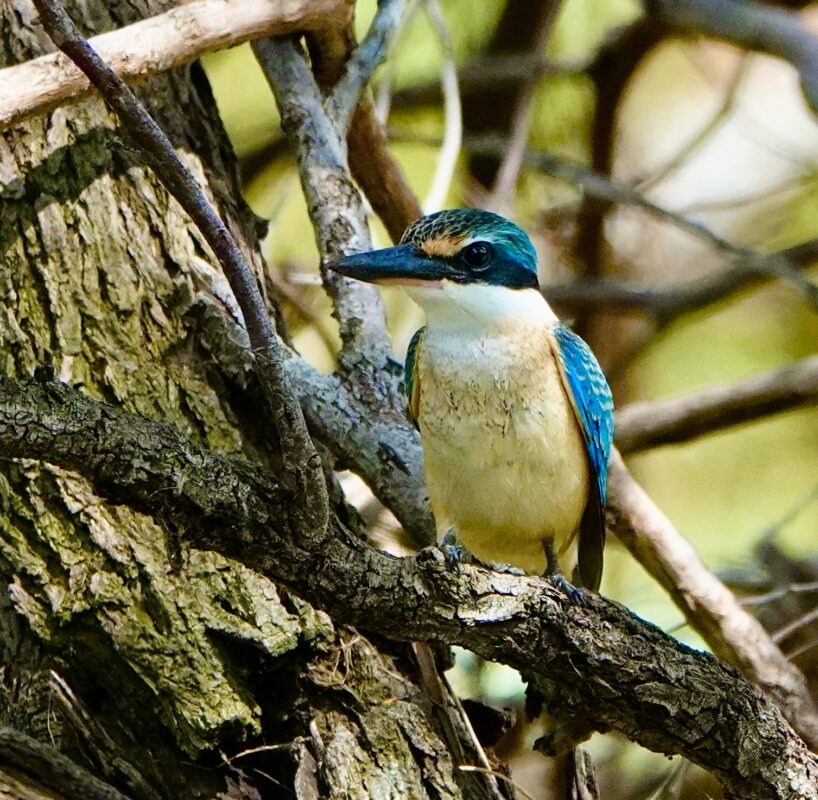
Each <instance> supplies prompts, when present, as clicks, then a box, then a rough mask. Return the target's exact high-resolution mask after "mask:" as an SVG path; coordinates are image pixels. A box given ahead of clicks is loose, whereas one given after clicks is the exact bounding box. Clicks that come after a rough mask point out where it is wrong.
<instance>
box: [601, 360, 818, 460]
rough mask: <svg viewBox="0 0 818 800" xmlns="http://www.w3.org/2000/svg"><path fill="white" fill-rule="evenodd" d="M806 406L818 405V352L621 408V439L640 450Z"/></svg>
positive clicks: (624, 446) (629, 449)
mask: <svg viewBox="0 0 818 800" xmlns="http://www.w3.org/2000/svg"><path fill="white" fill-rule="evenodd" d="M806 405H818V356H812V357H811V358H805V359H803V360H802V361H799V362H798V363H796V364H791V365H789V366H786V367H781V368H779V369H774V370H770V371H769V372H765V373H762V374H761V375H754V376H753V377H751V378H746V379H745V380H742V381H737V382H735V383H727V384H723V385H721V386H709V387H708V388H706V389H702V390H700V391H697V392H692V393H690V394H687V395H684V396H682V397H676V398H673V399H671V400H659V401H653V402H644V403H631V404H630V405H628V406H625V407H624V408H622V409H620V410H619V411H618V412H617V415H616V443H617V446H618V447H619V451H620V452H621V453H634V452H638V451H640V450H646V449H648V448H651V447H661V446H662V445H667V444H677V443H679V442H686V441H689V440H690V439H695V438H697V437H699V436H704V435H706V434H708V433H712V432H713V431H717V430H724V429H725V428H729V427H732V426H733V425H740V424H741V423H743V422H747V421H749V420H755V419H759V418H761V417H765V416H769V415H770V414H776V413H779V412H782V411H789V410H790V409H793V408H799V407H801V406H806Z"/></svg>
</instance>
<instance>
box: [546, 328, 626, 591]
mask: <svg viewBox="0 0 818 800" xmlns="http://www.w3.org/2000/svg"><path fill="white" fill-rule="evenodd" d="M554 339H555V340H556V343H557V355H558V356H559V362H560V372H561V376H562V379H563V385H564V386H565V389H566V392H567V394H568V396H569V398H570V399H571V403H572V405H573V407H574V414H575V415H576V418H577V421H578V422H579V425H580V428H581V429H582V435H583V437H584V438H585V447H586V449H587V452H588V463H589V465H590V467H591V473H592V475H591V477H592V489H593V490H594V491H593V492H592V495H593V496H592V497H591V498H590V499H589V501H588V507H587V508H586V511H585V514H584V516H583V519H582V522H581V523H580V539H579V571H580V577H581V579H582V583H583V585H584V586H588V587H590V588H593V589H595V588H598V586H599V580H600V578H601V576H602V547H603V545H604V543H605V499H606V497H607V488H608V457H609V456H610V453H611V444H612V443H613V435H614V416H613V398H612V397H611V389H610V387H609V386H608V381H607V380H605V375H604V374H603V372H602V369H601V368H600V366H599V362H598V361H597V360H596V358H595V357H594V354H593V353H592V352H591V348H590V347H588V345H587V344H585V342H583V341H582V339H580V338H579V336H577V335H576V334H575V333H574V332H573V331H571V330H570V329H569V328H566V327H565V326H564V325H558V326H557V327H556V328H555V329H554ZM594 478H595V480H593V479H594Z"/></svg>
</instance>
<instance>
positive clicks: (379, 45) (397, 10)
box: [324, 0, 406, 131]
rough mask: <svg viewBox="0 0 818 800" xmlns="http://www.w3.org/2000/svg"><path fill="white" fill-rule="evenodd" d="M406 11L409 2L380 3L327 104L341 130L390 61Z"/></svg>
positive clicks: (335, 124)
mask: <svg viewBox="0 0 818 800" xmlns="http://www.w3.org/2000/svg"><path fill="white" fill-rule="evenodd" d="M405 9H406V0H379V2H378V10H377V11H376V12H375V18H374V19H373V20H372V24H371V25H370V26H369V30H368V31H367V34H366V37H365V38H364V40H363V41H362V42H361V43H360V44H359V45H358V46H357V47H356V48H355V52H354V53H353V54H352V58H350V59H349V60H348V61H347V63H346V65H345V69H344V74H343V75H342V76H341V78H340V80H339V81H338V82H337V83H336V84H335V86H334V87H333V88H332V91H331V92H330V94H329V96H328V97H327V99H326V100H325V102H324V107H325V109H326V112H327V116H328V117H329V119H330V122H331V123H332V125H333V127H334V128H335V130H337V131H346V130H347V128H348V127H349V123H350V120H351V119H352V114H353V112H354V111H355V107H356V106H357V105H358V99H359V98H360V97H361V95H362V94H363V91H364V89H365V88H366V86H367V84H368V83H369V79H370V78H371V77H372V73H373V72H374V71H375V70H376V69H377V68H378V66H379V65H380V64H381V63H382V62H383V60H384V59H385V58H386V54H387V51H388V49H389V45H390V44H391V43H392V38H393V37H394V35H395V32H396V31H397V28H398V23H399V22H400V18H401V16H402V14H403V12H404V10H405Z"/></svg>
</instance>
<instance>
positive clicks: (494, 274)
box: [332, 208, 537, 289]
mask: <svg viewBox="0 0 818 800" xmlns="http://www.w3.org/2000/svg"><path fill="white" fill-rule="evenodd" d="M332 268H333V269H334V270H336V271H337V272H340V273H341V274H342V275H346V276H347V277H350V278H357V279H358V280H361V281H367V282H369V283H380V284H397V285H399V286H404V287H425V288H429V289H434V288H442V287H443V285H444V284H445V283H452V284H458V285H461V286H468V285H475V284H477V285H482V286H501V287H505V288H507V289H528V288H536V286H537V254H536V252H535V250H534V247H533V245H532V244H531V241H530V239H529V238H528V236H526V234H525V233H524V232H523V231H522V230H520V228H518V227H517V226H516V225H515V224H514V223H512V222H509V221H508V220H507V219H505V218H504V217H501V216H499V215H498V214H492V213H491V212H490V211H481V210H480V209H474V208H457V209H452V210H449V211H438V212H437V213H436V214H429V215H428V216H426V217H421V218H420V219H419V220H417V221H416V222H413V223H412V224H411V225H410V226H409V227H408V228H407V229H406V232H405V233H404V234H403V238H402V239H401V241H400V244H399V245H396V246H395V247H385V248H383V249H382V250H372V251H370V252H368V253H357V254H356V255H353V256H347V257H346V258H342V259H341V260H340V261H338V262H337V263H335V264H333V265H332Z"/></svg>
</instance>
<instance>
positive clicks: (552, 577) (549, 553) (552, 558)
mask: <svg viewBox="0 0 818 800" xmlns="http://www.w3.org/2000/svg"><path fill="white" fill-rule="evenodd" d="M543 550H544V551H545V558H546V563H547V565H548V566H546V568H545V573H544V574H543V578H545V579H546V580H548V581H550V582H551V583H552V584H553V585H554V586H556V587H557V588H558V589H559V590H560V591H562V592H563V593H565V594H566V595H568V599H569V600H570V601H571V602H572V603H577V604H579V605H582V603H584V599H583V596H582V590H581V589H579V588H578V587H576V586H574V584H573V583H571V581H569V580H568V578H566V577H565V575H563V574H562V569H560V562H559V559H558V558H557V551H556V549H555V548H554V542H553V541H552V540H551V539H546V540H545V541H544V542H543Z"/></svg>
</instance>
